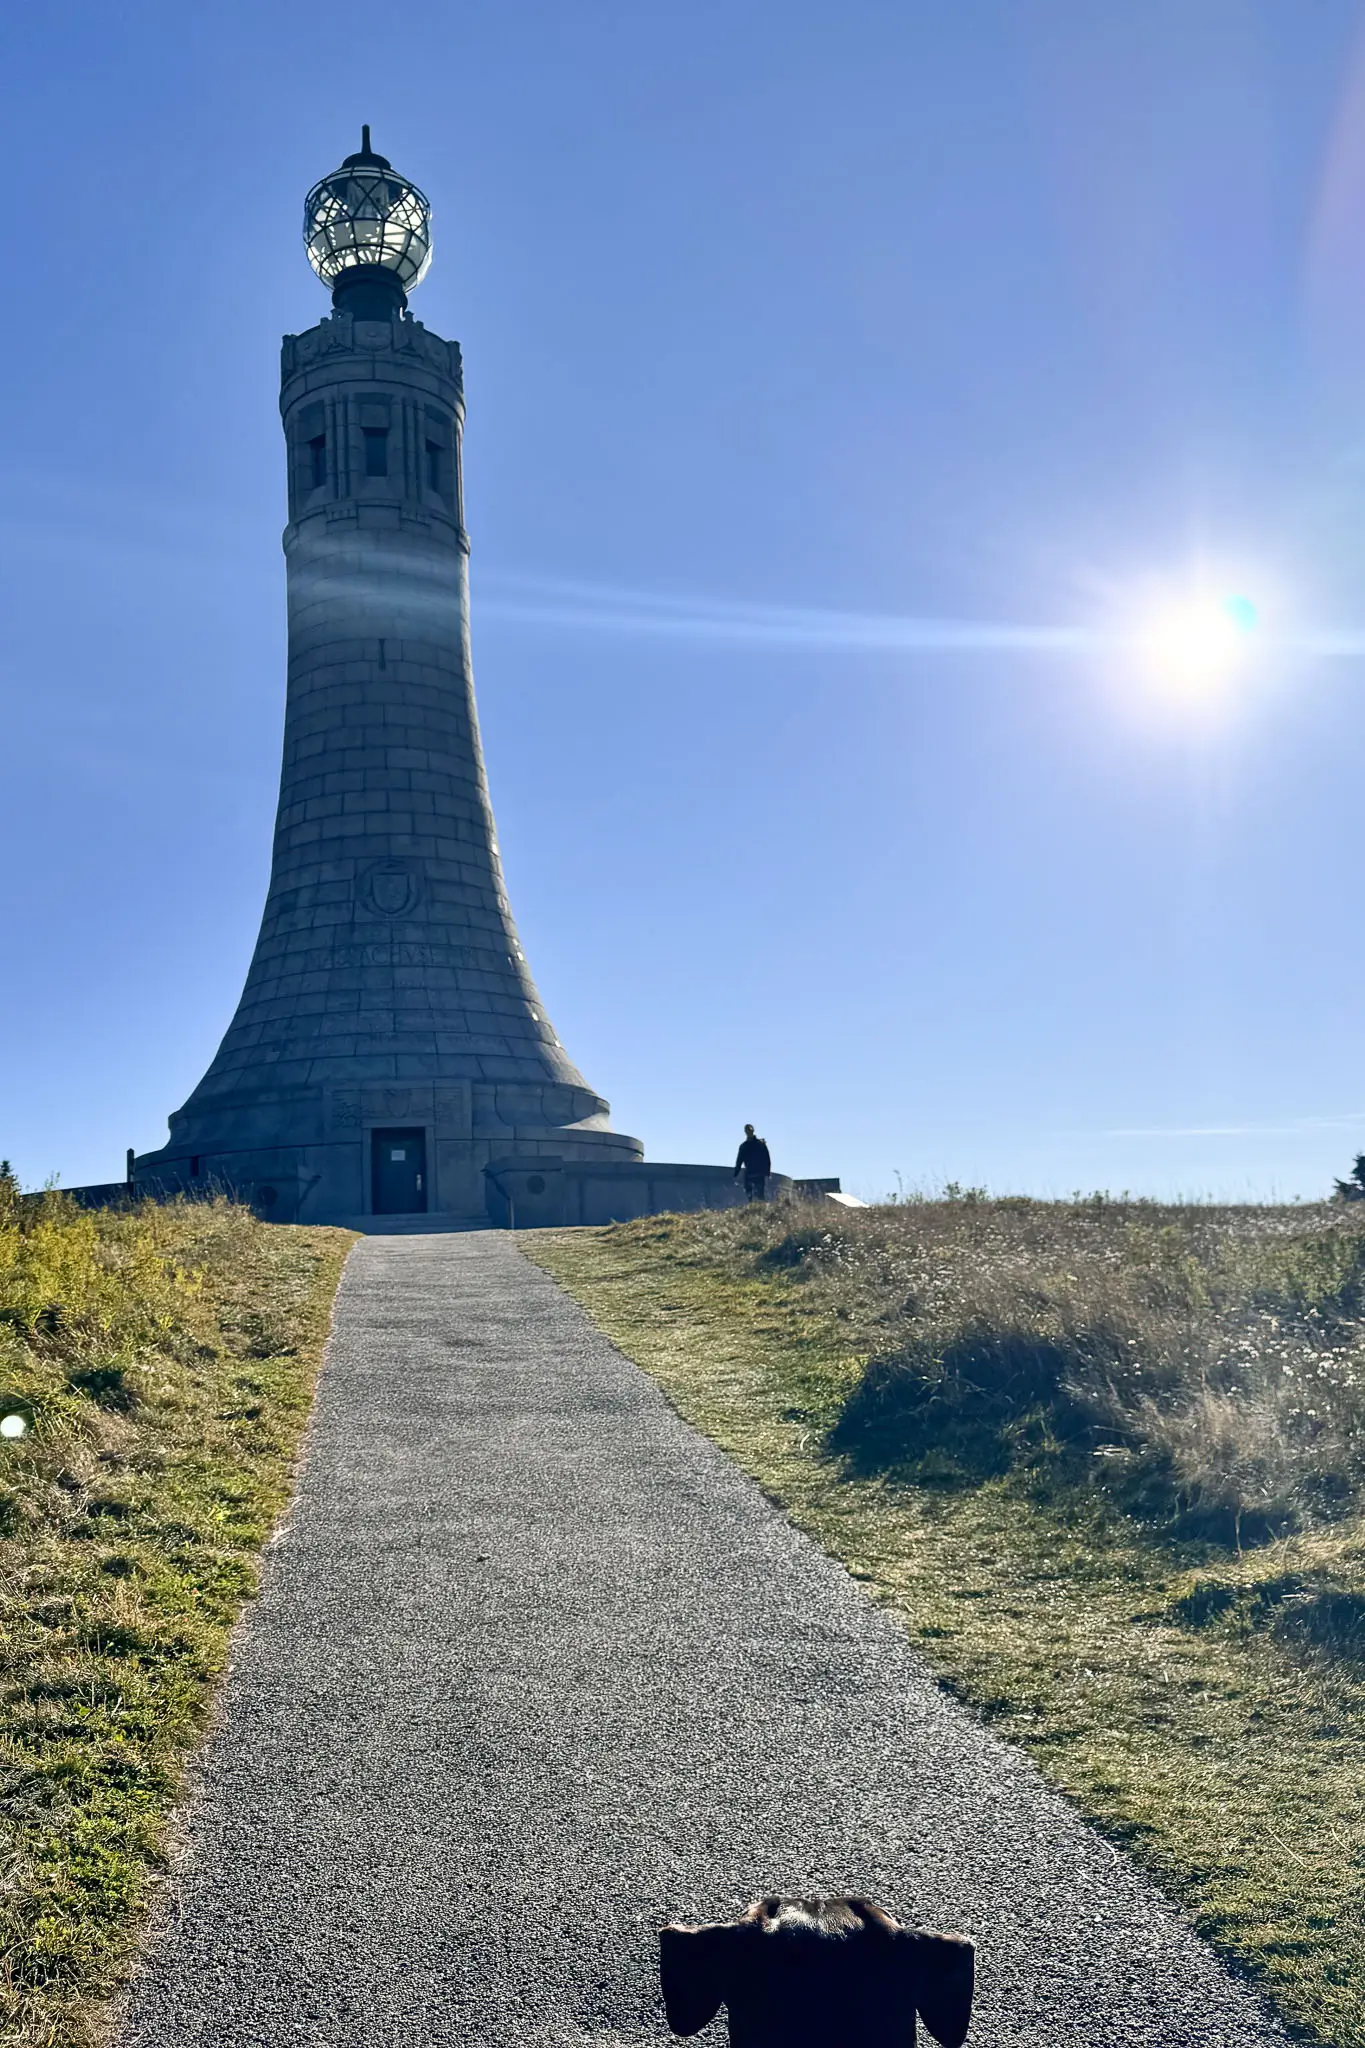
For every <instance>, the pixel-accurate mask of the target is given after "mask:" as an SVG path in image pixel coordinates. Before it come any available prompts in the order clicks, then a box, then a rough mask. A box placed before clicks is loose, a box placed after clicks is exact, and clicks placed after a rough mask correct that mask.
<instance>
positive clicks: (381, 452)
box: [362, 427, 389, 476]
mask: <svg viewBox="0 0 1365 2048" xmlns="http://www.w3.org/2000/svg"><path fill="white" fill-rule="evenodd" d="M362 432H363V433H364V436H365V474H366V476H387V475H388V473H389V430H388V428H387V427H365V428H363V429H362Z"/></svg>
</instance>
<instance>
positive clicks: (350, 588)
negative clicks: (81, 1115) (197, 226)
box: [135, 309, 641, 1222]
mask: <svg viewBox="0 0 1365 2048" xmlns="http://www.w3.org/2000/svg"><path fill="white" fill-rule="evenodd" d="M280 409H281V414H282V417H283V422H284V434H285V446H286V452H287V461H288V469H289V510H290V519H289V525H288V526H287V527H286V529H285V534H284V551H285V559H286V564H287V575H288V601H289V665H288V692H287V700H286V710H285V731H284V759H283V764H282V770H281V777H280V801H279V810H278V814H277V818H276V826H275V841H274V855H273V862H272V868H271V877H270V886H269V890H268V893H267V897H266V904H265V911H264V915H263V917H262V921H261V931H260V937H259V939H258V940H257V944H256V950H255V955H254V957H253V959H252V962H251V966H250V969H249V971H248V974H247V979H246V986H245V988H244V990H243V992H242V998H241V1001H240V1003H239V1005H238V1008H237V1013H236V1015H235V1016H234V1018H233V1019H232V1022H231V1023H230V1025H229V1026H228V1030H227V1033H226V1035H225V1037H224V1039H223V1042H222V1044H221V1046H220V1047H219V1049H218V1052H217V1054H216V1055H215V1057H214V1059H213V1062H212V1064H211V1065H210V1067H209V1070H208V1072H207V1073H206V1074H205V1076H204V1078H203V1080H202V1081H201V1082H200V1083H199V1086H198V1087H197V1088H196V1089H195V1090H194V1093H193V1094H192V1095H191V1096H190V1098H189V1100H188V1101H187V1102H186V1103H185V1105H184V1107H183V1108H181V1109H179V1110H177V1111H176V1112H175V1113H174V1115H173V1116H172V1117H171V1119H170V1131H171V1136H170V1142H169V1144H167V1145H166V1146H164V1147H163V1148H162V1149H161V1150H160V1151H158V1152H153V1153H149V1154H145V1155H143V1156H142V1157H141V1158H140V1159H139V1160H138V1161H137V1162H136V1166H135V1179H136V1182H137V1184H138V1185H139V1186H140V1187H143V1188H147V1189H154V1190H156V1191H161V1192H169V1191H174V1190H177V1189H195V1188H202V1187H204V1186H205V1185H210V1184H214V1183H216V1184H219V1185H224V1186H228V1187H232V1188H235V1189H237V1190H239V1191H240V1192H241V1193H243V1194H244V1195H246V1196H247V1197H248V1198H249V1199H252V1200H254V1201H255V1202H256V1203H257V1205H258V1206H259V1207H260V1208H261V1209H262V1210H263V1211H264V1212H265V1213H268V1214H270V1215H272V1216H274V1217H276V1218H278V1219H279V1220H282V1221H293V1220H297V1221H300V1222H327V1221H333V1220H339V1219H341V1218H343V1217H345V1218H355V1217H358V1216H364V1215H366V1214H369V1213H372V1212H373V1211H374V1210H375V1209H376V1207H380V1208H382V1207H386V1206H387V1207H392V1206H393V1205H394V1204H395V1203H402V1202H404V1201H407V1202H408V1204H409V1206H410V1207H411V1208H412V1209H414V1210H417V1211H420V1210H424V1209H425V1210H437V1211H441V1212H443V1213H446V1214H469V1215H478V1214H482V1213H483V1211H484V1206H485V1183H484V1177H483V1168H484V1167H485V1166H486V1165H487V1164H488V1163H489V1161H490V1160H493V1159H497V1158H505V1157H507V1156H508V1155H518V1156H529V1157H535V1156H537V1155H539V1154H542V1153H543V1154H545V1155H547V1156H552V1157H553V1158H554V1159H555V1160H556V1162H558V1161H560V1160H569V1161H573V1160H579V1161H582V1162H585V1163H592V1164H600V1165H609V1164H617V1165H620V1164H626V1163H628V1162H631V1161H634V1160H638V1159H639V1157H640V1153H641V1148H640V1146H639V1144H638V1142H637V1141H636V1140H635V1139H633V1138H627V1137H623V1136H621V1135H620V1134H618V1133H616V1132H613V1131H612V1130H611V1129H610V1128H609V1125H608V1105H607V1103H606V1102H605V1101H604V1100H603V1099H602V1097H601V1096H600V1095H597V1094H596V1093H595V1092H594V1091H593V1090H592V1089H591V1088H589V1087H588V1085H587V1084H586V1082H585V1081H584V1080H583V1077H582V1075H581V1074H580V1073H579V1072H578V1070H577V1069H576V1067H575V1066H574V1065H573V1063H572V1061H571V1060H570V1059H569V1056H568V1054H567V1053H566V1052H565V1050H564V1048H563V1046H562V1045H561V1044H560V1042H559V1039H558V1037H557V1035H556V1033H555V1030H554V1027H553V1025H552V1024H551V1023H550V1021H549V1019H548V1017H547V1015H546V1011H545V1006H544V1004H543V1002H542V1000H541V998H540V995H539V993H538V991H537V989H536V986H535V983H534V981H533V980H532V978H531V973H530V969H529V967H528V966H527V963H526V958H525V954H524V951H523V949H522V946H521V942H520V940H519V938H518V936H517V931H516V926H515V923H514V921H513V918H512V913H511V908H510V905H509V903H508V900H507V892H506V888H505V886H504V882H503V876H502V865H501V860H500V857H499V853H498V846H497V839H496V834H495V831H494V826H493V816H492V810H491V807H490V804H489V797H488V787H487V780H486V777H485V773H484V764H483V754H482V748H481V745H480V740H479V728H478V715H477V711H476V708H475V702H474V688H473V671H472V662H471V657H470V644H469V583H468V540H467V538H466V534H465V527H464V507H463V502H462V486H461V476H460V444H461V437H462V434H463V428H464V393H463V385H462V376H461V364H460V352H459V349H458V347H457V346H456V345H455V344H454V343H453V342H447V341H444V340H442V339H441V338H440V337H439V336H437V335H434V334H431V333H429V332H428V331H427V330H426V329H425V328H424V327H423V326H422V325H421V324H420V323H419V322H417V321H415V320H413V319H412V317H411V316H410V314H408V313H407V312H406V311H405V310H403V311H399V310H395V311H394V312H393V313H392V314H391V315H390V316H389V317H387V318H383V319H378V318H374V319H364V318H358V317H356V316H355V315H354V314H352V313H350V312H348V311H345V310H342V309H339V310H337V311H336V312H334V313H333V314H332V315H331V317H330V318H328V319H326V320H322V321H320V322H319V323H318V325H317V326H316V327H314V328H312V329H310V330H309V331H308V332H307V333H306V334H300V335H296V336H290V337H287V338H286V340H285V343H284V354H283V376H282V389H281V399H280ZM384 1151H387V1152H391V1153H392V1154H393V1158H392V1160H388V1159H381V1158H380V1157H379V1154H380V1152H384ZM381 1167H383V1168H384V1170H385V1171H386V1172H387V1171H388V1169H389V1167H392V1168H393V1170H394V1173H395V1174H396V1175H397V1179H396V1180H394V1182H393V1185H392V1186H390V1187H388V1189H387V1192H386V1190H385V1186H384V1184H383V1175H382V1174H381V1172H380V1168H381ZM404 1173H408V1174H409V1181H408V1182H406V1183H405V1182H404V1181H403V1179H402V1176H403V1174H404ZM405 1187H406V1188H407V1193H406V1195H405V1193H404V1188H405Z"/></svg>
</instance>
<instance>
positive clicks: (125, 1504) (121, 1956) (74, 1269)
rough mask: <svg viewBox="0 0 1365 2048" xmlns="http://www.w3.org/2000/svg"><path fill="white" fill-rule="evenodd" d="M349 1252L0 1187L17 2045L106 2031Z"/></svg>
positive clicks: (229, 1222) (1, 1951)
mask: <svg viewBox="0 0 1365 2048" xmlns="http://www.w3.org/2000/svg"><path fill="white" fill-rule="evenodd" d="M350 1242H351V1240H350V1238H349V1237H348V1236H347V1234H346V1233H344V1232H341V1231H324V1230H288V1229H278V1228H276V1229H270V1228H267V1227H266V1226H264V1225H262V1224H259V1223H257V1222H255V1221H254V1220H253V1219H252V1217H251V1216H250V1214H249V1213H248V1212H247V1211H246V1210H243V1209H240V1208H236V1207H234V1206H232V1205H230V1204H228V1203H226V1202H216V1203H213V1204H211V1205H190V1206H185V1205H177V1206H171V1207H168V1208H164V1209H158V1208H156V1207H155V1206H153V1205H150V1204H148V1205H146V1206H145V1207H143V1208H140V1209H137V1210H135V1211H132V1212H129V1213H124V1214H112V1213H104V1214H84V1213H82V1212H81V1211H79V1210H77V1209H75V1208H74V1207H73V1206H72V1205H71V1204H70V1203H69V1202H68V1201H66V1200H65V1199H63V1198H60V1197H50V1196H49V1197H45V1198H44V1199H43V1200H42V1201H41V1202H39V1203H36V1204H34V1203H21V1202H20V1201H19V1200H18V1199H17V1190H16V1189H15V1187H14V1184H13V1182H12V1181H11V1180H10V1179H9V1178H8V1176H6V1175H2V1174H0V1427H7V1428H8V1430H14V1429H15V1428H16V1427H17V1426H18V1425H17V1423H16V1422H15V1421H14V1420H11V1421H10V1422H9V1423H8V1424H7V1425H5V1424H4V1420H3V1419H4V1418H6V1417H9V1418H19V1419H20V1420H21V1421H22V1423H23V1424H24V1425H25V1427H24V1429H23V1433H22V1434H20V1435H13V1434H0V1658H2V1659H3V1666H2V1669H0V1684H3V1710H0V1859H2V1869H3V1885H2V1887H0V2041H4V2042H6V2043H25V2044H28V2043H33V2044H38V2043H61V2044H63V2048H85V2044H87V2043H93V2042H95V2041H98V2040H99V2039H100V2038H102V2031H103V2025H104V2020H105V2016H106V2011H107V2007H106V2001H107V1998H108V1995H109V1994H110V1993H111V1992H112V1991H113V1990H115V1989H116V1988H117V1986H118V1984H119V1982H120V1981H121V1978H122V1975H123V1972H124V1969H125V1965H126V1962H127V1958H128V1956H129V1953H130V1948H131V1943H132V1941H133V1940H134V1938H135V1936H136V1932H137V1929H138V1927H139V1925H140V1923H141V1918H142V1914H143V1911H144V1908H145V1906H146V1903H147V1900H148V1896H149V1891H150V1887H151V1884H152V1882H153V1880H154V1877H155V1873H156V1872H157V1871H158V1870H159V1869H160V1868H161V1867H162V1865H163V1858H164V1851H165V1844H166V1835H167V1822H168V1816H169V1813H170V1809H171V1806H172V1803H173V1801H174V1798H175V1795H176V1792H177V1789H178V1786H179V1784H180V1780H181V1776H182V1773H183V1770H184V1766H185V1764H186V1761H187V1758H188V1756H189V1753H190V1751H191V1748H192V1747H193V1745H194V1743H195V1741H196V1739H197V1738H198V1736H199V1735H200V1733H201V1731H202V1729H203V1726H204V1723H205V1718H206V1713H207V1708H208V1702H209V1697H210V1693H211V1689H212V1686H213V1683H214V1681H215V1679H216V1678H217V1677H218V1675H219V1673H220V1672H221V1670H222V1668H223V1662H224V1656H225V1650H226V1644H227V1637H228V1631H229V1629H230V1628H231V1625H232V1622H233V1621H234V1619H235V1618H236V1616H237V1614H238V1612H239V1611H240V1609H241V1607H242V1604H243V1602H244V1601H245V1600H246V1599H247V1598H248V1597H249V1596H250V1594H251V1593H252V1592H253V1590H254V1589H255V1585H256V1576H257V1564H258V1558H259V1553H260V1550H261V1547H262V1545H263V1543H264V1541H265V1539H266V1537H267V1536H268V1534H269V1532H270V1530H271V1527H272V1526H273V1524H274V1522H275V1520H276V1518H277V1516H278V1515H279V1513H280V1511H281V1509H282V1507H283V1506H284V1504H285V1502H286V1500H287V1498H288V1494H289V1488H290V1483H291V1476H292V1471H293V1465H294V1458H295V1454H296V1452H297V1450H298V1446H299V1441H300V1437H301V1434H302V1431H303V1428H304V1424H305V1422H306V1420H307V1415H308V1409H309V1404H310V1400H311V1394H312V1387H313V1380H314V1375H315V1372H316V1369H317V1365H318V1362H319V1359H320V1356H321V1349H322V1344H323V1341H324V1339H325V1336H326V1331H327V1325H328V1318H329V1313H330V1306H331V1299H332V1294H333V1292H334V1290H335V1287H336V1282H337V1279H338V1277H339V1274H340V1270H341V1264H342V1261H343V1259H344V1257H345V1254H346V1251H347V1249H348V1248H349V1245H350Z"/></svg>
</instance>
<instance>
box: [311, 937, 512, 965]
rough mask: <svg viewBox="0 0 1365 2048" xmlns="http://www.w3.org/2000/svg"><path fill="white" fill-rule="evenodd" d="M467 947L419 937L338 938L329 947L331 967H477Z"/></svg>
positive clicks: (477, 963)
mask: <svg viewBox="0 0 1365 2048" xmlns="http://www.w3.org/2000/svg"><path fill="white" fill-rule="evenodd" d="M483 964H484V963H483V962H482V961H481V960H478V959H476V958H475V956H474V953H473V950H472V948H470V947H469V946H443V945H439V944H437V945H431V946H429V945H424V944H423V943H422V942H421V940H419V939H366V940H365V941H363V942H362V943H360V944H347V943H345V942H343V941H338V942H337V944H336V945H334V946H333V948H332V965H333V966H334V967H480V966H482V965H483Z"/></svg>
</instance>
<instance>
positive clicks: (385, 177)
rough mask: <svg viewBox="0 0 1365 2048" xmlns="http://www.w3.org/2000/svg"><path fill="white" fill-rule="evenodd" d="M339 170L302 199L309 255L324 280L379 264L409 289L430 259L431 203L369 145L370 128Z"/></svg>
mask: <svg viewBox="0 0 1365 2048" xmlns="http://www.w3.org/2000/svg"><path fill="white" fill-rule="evenodd" d="M362 133H363V137H364V140H363V142H362V145H361V148H360V149H359V150H358V151H357V153H356V154H355V155H354V156H348V157H347V158H346V159H345V160H344V162H343V163H342V166H341V169H340V170H339V171H333V172H332V175H331V176H330V177H329V178H324V179H323V180H322V181H321V183H320V184H317V185H314V187H313V189H312V191H311V192H310V193H309V194H308V197H307V198H306V199H305V200H304V202H303V239H304V245H305V247H306V248H307V251H308V261H309V262H310V263H311V264H312V266H313V268H314V270H315V271H316V272H317V274H318V276H319V277H320V278H321V279H322V281H323V283H324V284H325V285H334V284H335V283H336V281H337V279H338V278H339V277H340V276H341V275H342V273H343V272H344V271H347V270H353V269H358V268H360V267H361V266H362V265H365V266H369V265H378V266H379V267H380V268H381V269H383V270H387V271H390V272H391V273H392V274H393V276H394V277H396V278H397V280H398V282H399V284H400V285H401V286H402V288H403V290H404V291H411V290H412V288H413V286H414V285H417V284H420V283H421V281H422V279H423V278H424V277H425V276H426V274H427V266H428V264H429V263H430V262H431V207H430V206H429V204H428V203H427V199H426V196H425V194H424V193H422V192H419V191H418V189H417V187H416V186H415V185H410V184H409V183H408V181H407V179H406V178H400V177H399V176H398V175H397V173H396V172H395V171H394V168H393V166H392V164H391V163H390V162H389V160H388V158H387V157H383V156H376V155H375V154H374V152H373V151H372V150H371V148H370V131H369V129H368V128H366V129H364V130H363V131H362Z"/></svg>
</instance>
